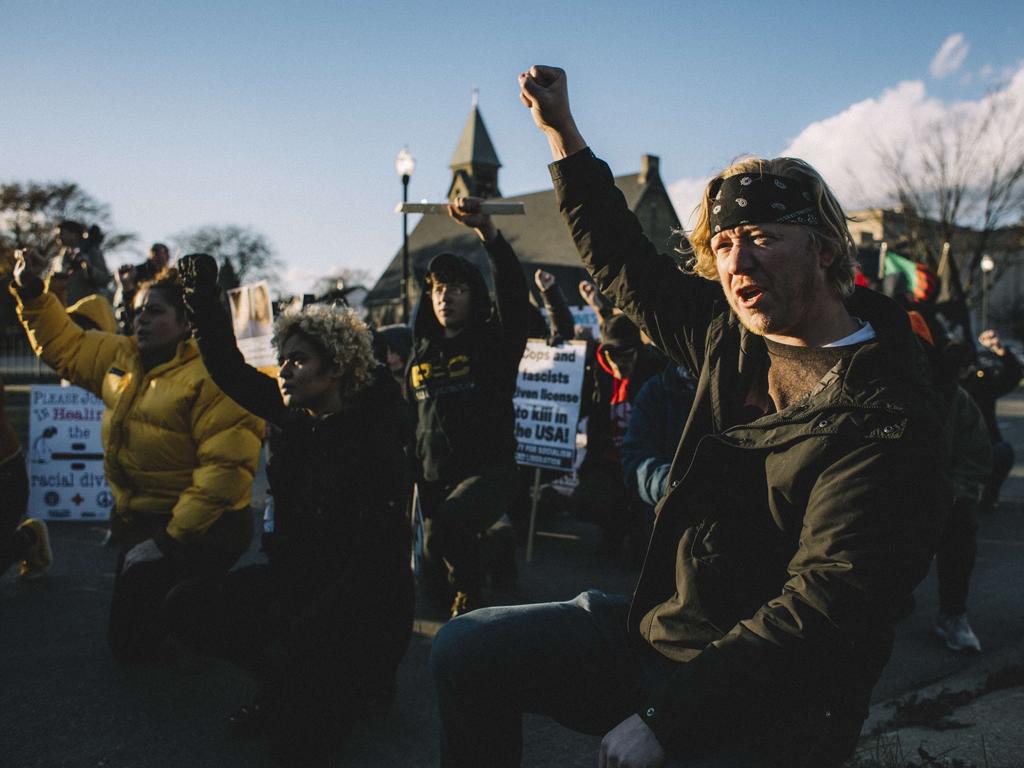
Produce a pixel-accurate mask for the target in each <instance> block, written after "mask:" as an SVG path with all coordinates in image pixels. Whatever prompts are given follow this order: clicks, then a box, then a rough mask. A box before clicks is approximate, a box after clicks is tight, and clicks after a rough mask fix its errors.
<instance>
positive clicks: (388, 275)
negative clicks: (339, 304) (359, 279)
mask: <svg viewBox="0 0 1024 768" xmlns="http://www.w3.org/2000/svg"><path fill="white" fill-rule="evenodd" d="M640 179H641V175H640V174H638V173H633V174H629V175H627V176H617V177H616V178H615V184H616V186H617V187H618V188H619V189H620V190H621V191H622V194H623V195H624V196H625V198H626V203H627V205H629V207H630V209H631V210H633V211H637V209H638V207H640V206H641V204H642V203H644V202H645V199H648V198H651V197H652V196H653V195H657V196H658V197H660V198H664V205H665V206H667V207H668V210H669V212H670V214H671V218H672V219H674V223H673V225H672V226H675V227H678V226H679V222H678V218H677V217H676V216H675V212H674V210H672V207H671V203H670V202H669V201H668V195H667V193H666V191H665V187H664V185H663V184H662V183H661V179H660V178H659V177H657V176H653V177H652V178H650V179H649V180H648V181H647V183H643V184H642V183H641V182H640ZM493 200H494V201H500V200H509V201H517V202H522V203H524V204H525V206H526V215H525V216H497V217H495V223H496V224H497V226H498V228H499V229H500V230H501V233H502V234H503V235H504V236H505V239H506V240H508V242H509V244H510V245H511V246H512V248H513V249H514V250H515V252H516V255H517V256H518V257H519V261H520V263H521V264H522V265H523V270H524V272H525V273H526V274H527V277H528V285H529V286H530V290H531V292H533V293H535V294H536V286H535V285H534V282H533V273H534V271H535V270H536V269H537V268H539V267H542V268H544V269H546V270H547V271H548V272H551V273H552V274H553V275H554V276H555V278H556V280H557V282H558V285H559V287H561V289H562V291H563V293H564V294H565V296H566V299H567V300H568V302H569V303H570V304H574V305H578V304H580V303H582V300H581V299H580V297H579V295H578V294H577V292H576V286H577V285H578V283H579V281H580V280H581V279H582V278H584V277H586V270H585V269H584V267H583V263H582V262H581V261H580V257H579V254H578V253H577V252H576V246H575V245H574V244H573V241H572V238H571V237H570V236H569V232H568V229H567V228H566V226H565V222H564V221H563V220H562V216H561V214H560V213H559V210H558V203H557V201H556V199H555V193H554V190H551V189H548V190H544V191H542V192H533V193H531V194H528V195H516V196H514V197H505V198H493ZM644 207H645V208H647V206H644ZM659 207H660V206H659ZM645 218H646V217H644V216H641V217H640V219H641V222H642V223H643V225H644V227H645V232H646V228H647V225H646V222H645ZM671 228H672V227H671V226H666V227H664V229H665V230H666V231H664V232H657V233H652V232H646V234H647V236H648V237H650V238H651V240H652V241H653V242H654V243H655V245H657V246H658V247H659V249H663V250H669V249H670V248H669V240H670V237H671V234H672V233H671ZM445 251H448V252H451V253H455V254H458V255H460V256H464V257H465V258H467V259H469V260H470V261H471V262H473V263H474V264H475V265H476V266H477V267H478V268H479V269H480V271H481V272H482V273H483V275H484V278H485V279H486V280H487V282H488V286H489V287H490V288H491V289H493V285H492V284H491V274H490V272H491V271H490V266H489V264H488V261H487V252H486V251H485V250H484V247H483V245H482V244H481V242H480V240H479V238H478V237H477V236H476V233H475V232H473V231H472V230H470V229H467V228H466V227H464V226H462V225H461V224H458V223H457V222H455V221H453V220H452V219H450V218H449V217H447V216H440V215H428V216H423V217H422V218H421V219H420V221H419V223H418V224H417V225H416V228H415V229H414V230H413V231H412V233H411V234H410V235H409V265H410V273H411V282H412V286H411V290H410V295H411V299H410V301H411V308H414V307H415V306H416V302H417V301H418V299H419V293H420V288H421V286H422V283H423V276H424V273H425V272H426V266H427V264H428V263H429V262H430V260H431V259H432V258H433V257H434V256H436V255H437V254H438V253H442V252H445ZM401 280H402V249H401V247H399V249H398V253H396V254H395V257H394V259H392V261H391V263H390V264H389V265H388V267H387V269H386V270H384V273H383V274H382V275H381V277H380V279H379V280H378V281H377V284H376V285H374V286H373V289H372V290H371V291H370V293H369V295H368V296H367V297H366V302H365V304H366V306H367V307H368V308H373V307H379V306H381V305H385V304H393V303H396V302H398V300H399V296H400V293H401ZM534 298H539V296H536V295H535V297H534Z"/></svg>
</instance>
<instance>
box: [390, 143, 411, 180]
mask: <svg viewBox="0 0 1024 768" xmlns="http://www.w3.org/2000/svg"><path fill="white" fill-rule="evenodd" d="M395 170H396V171H397V172H398V175H399V176H401V177H402V178H403V179H405V178H406V177H408V176H412V172H413V171H415V170H416V158H414V157H413V156H412V153H410V152H409V148H408V147H402V148H401V149H400V150H399V151H398V157H396V158H395Z"/></svg>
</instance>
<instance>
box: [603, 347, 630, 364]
mask: <svg viewBox="0 0 1024 768" xmlns="http://www.w3.org/2000/svg"><path fill="white" fill-rule="evenodd" d="M635 353H636V350H635V349H632V348H630V349H625V348H621V347H605V349H604V354H605V356H606V357H607V358H608V359H609V360H614V361H616V362H620V361H622V360H628V359H629V358H631V357H633V355H634V354H635Z"/></svg>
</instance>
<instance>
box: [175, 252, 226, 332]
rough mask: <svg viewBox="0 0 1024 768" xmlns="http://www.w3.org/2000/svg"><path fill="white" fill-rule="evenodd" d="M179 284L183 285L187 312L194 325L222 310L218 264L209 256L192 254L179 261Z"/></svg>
mask: <svg viewBox="0 0 1024 768" xmlns="http://www.w3.org/2000/svg"><path fill="white" fill-rule="evenodd" d="M178 282H179V283H180V284H181V289H182V294H183V299H184V302H185V310H186V312H187V313H188V316H189V320H190V321H192V322H193V324H195V321H196V320H201V319H202V318H204V317H209V315H210V313H213V312H217V310H218V309H219V308H220V287H219V286H218V285H217V262H216V261H215V260H214V258H213V257H212V256H210V255H209V254H206V253H190V254H188V255H187V256H185V257H183V258H181V259H179V260H178Z"/></svg>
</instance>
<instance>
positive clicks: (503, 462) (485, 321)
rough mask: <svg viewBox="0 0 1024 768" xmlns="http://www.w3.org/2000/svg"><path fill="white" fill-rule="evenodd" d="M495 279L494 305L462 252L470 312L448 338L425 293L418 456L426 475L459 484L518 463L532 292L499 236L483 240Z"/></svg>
mask: <svg viewBox="0 0 1024 768" xmlns="http://www.w3.org/2000/svg"><path fill="white" fill-rule="evenodd" d="M484 247H485V248H486V250H487V255H488V256H489V257H490V261H491V273H492V275H493V277H494V292H495V297H496V302H495V305H494V306H493V307H492V305H491V299H490V294H489V293H488V292H487V285H486V283H485V282H484V279H483V276H482V275H481V274H480V271H479V270H478V269H477V268H476V267H475V266H473V265H472V264H471V263H470V262H469V261H466V260H465V259H462V258H461V257H458V258H459V260H460V262H461V266H462V270H461V271H462V272H464V273H465V274H466V275H468V277H469V280H470V286H469V287H470V295H471V297H472V309H471V317H470V320H469V323H468V324H467V326H466V328H465V329H464V330H463V331H462V332H461V333H459V334H458V335H457V336H455V337H454V338H451V339H446V338H445V336H444V329H443V328H442V327H441V325H440V323H438V321H437V318H436V317H435V316H434V309H433V305H432V302H431V296H430V291H429V290H424V291H423V295H422V296H421V297H420V303H419V308H418V310H417V313H416V320H415V325H414V326H413V352H412V357H411V359H410V361H409V366H408V374H407V375H408V384H409V390H408V391H409V396H410V397H411V398H413V399H414V400H415V402H416V408H417V423H416V456H417V458H418V459H419V462H420V467H421V472H422V479H423V480H427V481H429V482H441V483H444V484H451V483H457V482H460V481H461V480H463V479H464V478H466V477H470V476H472V475H478V474H481V473H482V472H483V471H485V470H487V469H494V468H500V467H512V466H513V465H514V462H515V450H516V439H515V412H514V410H513V407H512V397H513V395H514V394H515V391H516V378H517V376H518V371H519V360H520V358H521V357H522V356H523V350H524V349H525V348H526V336H527V328H528V322H529V320H528V310H529V294H528V292H527V288H526V279H525V278H524V277H523V271H522V269H521V268H520V267H519V263H518V261H517V260H516V256H515V253H514V252H513V251H512V248H511V246H509V244H508V243H507V242H506V241H505V238H504V237H502V236H501V235H500V234H499V235H498V237H497V238H496V239H495V240H494V241H493V242H490V243H485V244H484Z"/></svg>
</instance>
